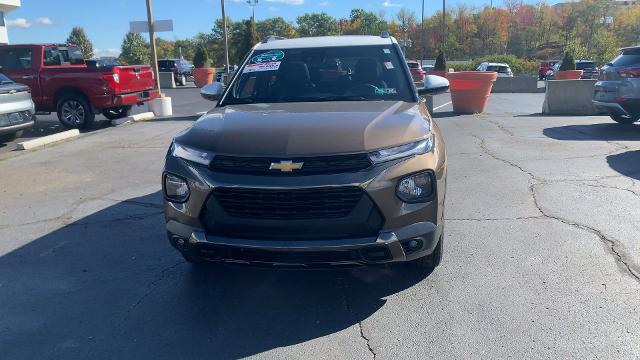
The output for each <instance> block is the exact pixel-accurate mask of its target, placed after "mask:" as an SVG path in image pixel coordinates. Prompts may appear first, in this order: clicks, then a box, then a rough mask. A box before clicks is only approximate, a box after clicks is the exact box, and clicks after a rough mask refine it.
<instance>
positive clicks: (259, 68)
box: [242, 61, 280, 74]
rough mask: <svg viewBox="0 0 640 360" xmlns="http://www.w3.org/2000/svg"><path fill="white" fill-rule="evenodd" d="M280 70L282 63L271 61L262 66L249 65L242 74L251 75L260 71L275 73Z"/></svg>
mask: <svg viewBox="0 0 640 360" xmlns="http://www.w3.org/2000/svg"><path fill="white" fill-rule="evenodd" d="M278 69H280V61H271V62H265V63H260V64H247V66H245V67H244V69H243V70H242V73H243V74H244V73H251V72H258V71H275V70H278Z"/></svg>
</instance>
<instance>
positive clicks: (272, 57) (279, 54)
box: [251, 50, 284, 64]
mask: <svg viewBox="0 0 640 360" xmlns="http://www.w3.org/2000/svg"><path fill="white" fill-rule="evenodd" d="M282 59H284V51H280V50H273V51H268V52H266V53H264V54H260V55H256V56H254V57H252V58H251V63H252V64H262V63H267V62H274V61H282Z"/></svg>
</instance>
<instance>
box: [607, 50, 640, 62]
mask: <svg viewBox="0 0 640 360" xmlns="http://www.w3.org/2000/svg"><path fill="white" fill-rule="evenodd" d="M610 64H611V66H630V65H640V49H638V50H635V51H625V52H623V53H622V54H621V55H619V56H618V57H616V58H615V59H613V60H612V61H611V62H610Z"/></svg>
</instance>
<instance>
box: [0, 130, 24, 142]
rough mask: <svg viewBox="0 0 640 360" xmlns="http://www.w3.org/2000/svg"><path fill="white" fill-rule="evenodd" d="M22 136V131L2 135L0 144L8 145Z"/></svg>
mask: <svg viewBox="0 0 640 360" xmlns="http://www.w3.org/2000/svg"><path fill="white" fill-rule="evenodd" d="M20 136H22V130H20V131H16V132H14V133H10V134H4V135H0V144H4V143H8V142H11V141H13V140H15V139H16V138H19V137H20Z"/></svg>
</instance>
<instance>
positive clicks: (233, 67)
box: [216, 65, 238, 83]
mask: <svg viewBox="0 0 640 360" xmlns="http://www.w3.org/2000/svg"><path fill="white" fill-rule="evenodd" d="M237 70H238V66H237V65H231V66H230V71H229V74H233V73H235V72H236V71H237ZM225 72H227V70H226V66H223V67H222V68H221V69H220V70H218V71H217V72H216V82H219V83H221V82H222V76H223V75H224V73H225ZM229 80H230V79H229ZM227 81H228V80H227Z"/></svg>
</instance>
